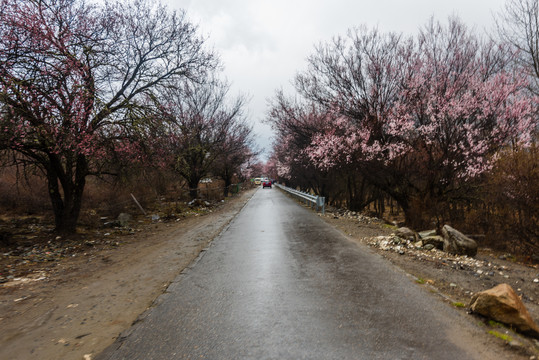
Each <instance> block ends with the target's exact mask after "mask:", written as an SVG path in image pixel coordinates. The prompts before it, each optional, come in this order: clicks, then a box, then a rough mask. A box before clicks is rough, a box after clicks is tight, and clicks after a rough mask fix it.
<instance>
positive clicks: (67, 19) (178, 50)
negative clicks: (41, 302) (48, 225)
mask: <svg viewBox="0 0 539 360" xmlns="http://www.w3.org/2000/svg"><path fill="white" fill-rule="evenodd" d="M196 31H197V30H196V28H195V27H194V26H193V25H191V24H190V23H189V22H188V21H187V20H186V19H185V14H184V13H183V12H180V13H175V12H170V11H168V10H167V8H166V7H164V6H161V5H153V4H152V3H151V2H150V1H145V0H134V1H130V2H107V3H105V4H104V5H89V4H86V3H85V2H83V1H79V0H29V1H18V0H1V2H0V44H1V45H0V103H1V111H2V114H1V115H2V116H1V118H0V131H1V132H2V134H3V136H2V137H0V138H1V139H2V144H1V147H2V148H3V149H10V150H11V151H15V152H17V153H19V154H20V156H18V157H16V158H17V159H18V160H20V161H24V162H26V163H27V164H31V165H32V166H35V167H36V168H38V169H40V170H41V171H42V172H43V174H44V175H45V177H46V179H47V182H48V188H49V194H50V198H51V202H52V208H53V210H54V215H55V222H56V230H57V231H59V232H73V231H75V230H76V223H77V219H78V216H79V212H80V208H81V203H82V197H83V192H84V187H85V182H86V178H87V176H89V175H93V174H98V173H99V171H101V170H102V164H103V161H107V159H110V158H111V156H110V155H111V153H110V151H109V150H111V149H112V150H114V151H115V152H116V153H117V154H122V153H123V154H128V153H132V152H133V151H134V150H136V149H138V148H140V146H139V145H140V144H139V145H137V144H136V142H135V141H132V140H133V139H132V138H131V139H130V137H129V135H130V134H131V135H132V134H134V133H136V127H137V122H140V121H141V119H140V118H134V117H133V115H134V114H136V113H137V109H140V104H141V103H142V102H143V101H142V99H143V98H144V97H146V96H152V94H153V93H154V92H155V89H157V88H159V87H163V86H170V85H173V84H174V83H175V82H176V81H177V80H178V79H185V78H188V79H193V80H196V79H198V78H200V77H201V76H205V73H206V72H207V71H208V70H211V69H213V68H214V67H215V59H214V56H213V54H211V53H208V52H205V51H204V50H203V48H202V47H203V40H201V39H200V38H199V37H198V36H197V34H196Z"/></svg>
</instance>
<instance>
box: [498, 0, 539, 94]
mask: <svg viewBox="0 0 539 360" xmlns="http://www.w3.org/2000/svg"><path fill="white" fill-rule="evenodd" d="M497 27H498V33H499V36H500V37H501V39H502V40H503V41H505V42H507V43H509V44H511V45H512V46H513V47H514V48H515V49H516V50H518V52H519V54H518V58H517V59H518V64H519V65H520V66H522V67H523V68H524V70H525V71H526V72H527V74H528V75H529V77H530V79H529V81H530V89H531V90H532V91H533V92H534V93H535V94H539V0H507V2H506V4H505V7H504V9H503V11H502V12H500V13H499V14H498V16H497Z"/></svg>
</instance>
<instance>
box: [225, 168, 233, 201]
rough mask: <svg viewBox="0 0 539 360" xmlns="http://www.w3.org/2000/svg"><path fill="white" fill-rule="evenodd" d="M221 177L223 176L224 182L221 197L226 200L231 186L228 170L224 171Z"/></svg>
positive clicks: (230, 176)
mask: <svg viewBox="0 0 539 360" xmlns="http://www.w3.org/2000/svg"><path fill="white" fill-rule="evenodd" d="M223 175H224V176H223V180H224V181H225V188H224V191H223V195H224V196H225V198H226V197H228V194H229V192H230V185H232V175H231V174H230V172H229V171H228V170H225V173H224V174H223Z"/></svg>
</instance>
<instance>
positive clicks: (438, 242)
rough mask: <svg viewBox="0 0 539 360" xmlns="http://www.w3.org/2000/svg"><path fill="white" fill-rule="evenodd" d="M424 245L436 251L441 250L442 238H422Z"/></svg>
mask: <svg viewBox="0 0 539 360" xmlns="http://www.w3.org/2000/svg"><path fill="white" fill-rule="evenodd" d="M423 244H424V245H433V246H434V247H435V248H436V249H439V250H443V248H444V238H443V237H441V236H439V235H433V236H427V237H425V238H423Z"/></svg>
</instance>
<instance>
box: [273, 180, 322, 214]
mask: <svg viewBox="0 0 539 360" xmlns="http://www.w3.org/2000/svg"><path fill="white" fill-rule="evenodd" d="M274 186H277V187H278V188H279V189H281V190H283V191H286V192H287V193H289V194H292V195H294V196H296V197H298V198H299V199H301V200H302V201H303V202H305V203H307V204H309V203H310V204H311V207H315V208H316V211H318V210H321V211H322V214H325V212H326V198H325V197H323V196H318V195H311V194H308V193H305V192H302V191H298V190H296V189H292V188H289V187H286V186H284V185H281V184H274Z"/></svg>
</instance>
